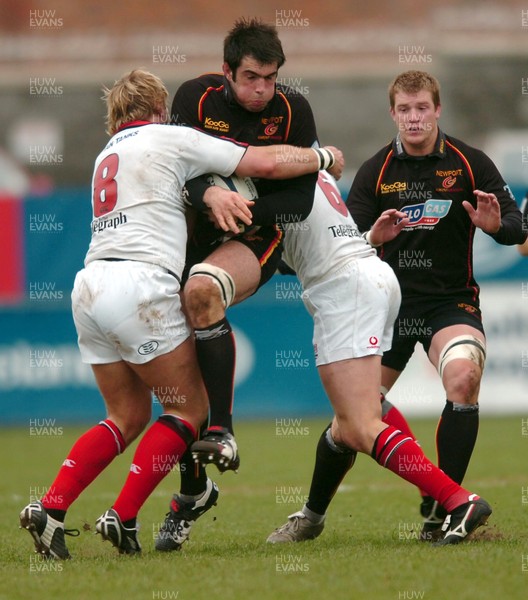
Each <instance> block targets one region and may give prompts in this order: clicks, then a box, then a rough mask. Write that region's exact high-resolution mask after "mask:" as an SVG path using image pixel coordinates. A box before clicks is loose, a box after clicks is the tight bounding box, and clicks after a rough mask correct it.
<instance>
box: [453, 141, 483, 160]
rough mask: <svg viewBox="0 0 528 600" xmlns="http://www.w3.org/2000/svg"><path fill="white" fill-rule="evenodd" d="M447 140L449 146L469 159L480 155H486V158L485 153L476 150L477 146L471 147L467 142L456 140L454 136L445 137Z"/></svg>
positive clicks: (478, 149)
mask: <svg viewBox="0 0 528 600" xmlns="http://www.w3.org/2000/svg"><path fill="white" fill-rule="evenodd" d="M445 140H446V142H447V144H448V145H450V146H451V147H454V148H456V149H457V150H458V151H459V152H462V153H463V154H464V155H466V156H467V157H468V158H470V157H472V156H476V155H478V156H483V155H484V156H485V153H484V151H483V150H480V148H475V146H470V145H469V144H467V143H466V142H464V141H462V140H460V139H458V138H455V137H453V136H452V135H445Z"/></svg>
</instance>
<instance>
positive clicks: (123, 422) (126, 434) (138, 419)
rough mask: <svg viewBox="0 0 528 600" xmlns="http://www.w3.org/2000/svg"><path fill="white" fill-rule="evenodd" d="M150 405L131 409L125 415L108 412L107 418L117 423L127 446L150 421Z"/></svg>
mask: <svg viewBox="0 0 528 600" xmlns="http://www.w3.org/2000/svg"><path fill="white" fill-rule="evenodd" d="M151 416H152V411H151V408H150V406H149V407H148V409H146V408H145V409H144V410H133V411H132V410H131V411H130V412H129V413H127V414H125V415H116V414H111V413H110V414H109V415H108V418H109V419H110V420H111V421H112V422H113V423H115V424H116V425H117V427H118V428H119V431H120V432H121V435H122V436H123V439H124V440H125V443H126V445H127V446H129V445H130V444H131V443H132V442H133V441H134V440H135V439H136V438H137V437H138V436H139V435H140V434H141V433H142V432H143V431H144V430H145V428H146V427H147V425H148V424H149V423H150V419H151Z"/></svg>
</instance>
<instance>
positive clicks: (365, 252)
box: [282, 171, 376, 289]
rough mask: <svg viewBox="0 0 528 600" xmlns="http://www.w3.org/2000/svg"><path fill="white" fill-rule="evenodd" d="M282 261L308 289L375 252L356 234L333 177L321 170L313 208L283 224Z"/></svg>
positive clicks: (356, 231) (357, 232)
mask: <svg viewBox="0 0 528 600" xmlns="http://www.w3.org/2000/svg"><path fill="white" fill-rule="evenodd" d="M283 229H284V231H285V236H284V238H285V239H284V253H283V255H282V257H283V259H284V261H285V262H286V263H287V264H288V265H289V266H290V267H291V268H292V269H293V270H294V271H296V273H297V276H298V277H299V281H300V282H301V284H302V286H303V288H305V289H306V288H308V287H310V286H311V285H313V284H314V283H316V282H317V281H319V280H321V279H326V278H327V277H328V276H329V275H330V274H331V273H333V272H335V271H337V270H339V269H340V268H341V267H342V266H343V265H344V264H345V263H347V262H348V261H350V260H351V259H354V258H364V257H366V256H371V255H373V254H376V251H375V250H374V248H372V247H371V246H370V245H369V244H367V242H366V241H365V239H364V238H363V237H361V234H360V233H359V230H358V228H357V225H356V223H355V222H354V219H353V218H352V216H351V215H350V213H349V212H348V208H347V206H346V204H345V202H344V200H343V199H342V198H341V194H340V193H339V190H338V188H337V185H336V183H335V179H334V178H333V177H332V176H331V175H329V174H328V173H326V172H325V171H321V172H320V173H319V179H318V180H317V185H316V187H315V196H314V203H313V208H312V210H311V212H310V214H309V215H308V217H307V218H306V219H305V220H304V221H300V222H298V223H287V224H285V225H284V226H283Z"/></svg>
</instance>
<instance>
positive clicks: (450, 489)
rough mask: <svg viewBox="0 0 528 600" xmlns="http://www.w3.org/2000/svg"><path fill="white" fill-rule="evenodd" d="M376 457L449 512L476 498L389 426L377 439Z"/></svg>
mask: <svg viewBox="0 0 528 600" xmlns="http://www.w3.org/2000/svg"><path fill="white" fill-rule="evenodd" d="M372 457H373V458H374V459H375V460H376V461H377V462H378V463H379V464H380V465H381V466H383V467H386V468H387V469H389V470H391V471H392V472H393V473H395V474H396V475H399V476H400V477H401V478H402V479H405V480H406V481H409V482H410V483H412V484H414V485H416V486H417V487H419V488H420V489H421V490H424V491H425V492H426V493H427V495H428V496H431V497H433V498H434V499H435V500H437V501H438V502H439V503H440V504H441V505H442V506H443V507H444V508H445V509H446V510H447V511H448V512H452V511H453V510H454V509H455V508H456V507H457V506H460V505H461V504H464V503H466V502H468V500H469V496H470V495H472V494H471V492H468V491H467V490H465V489H464V488H462V487H460V486H459V485H458V483H455V482H454V481H453V480H452V479H450V478H449V477H448V476H447V475H446V474H445V473H444V472H443V471H441V470H440V469H439V468H438V467H436V466H435V465H433V463H432V462H431V461H430V460H429V459H428V458H427V457H426V456H425V454H424V453H423V451H422V449H421V448H420V446H418V444H417V443H416V442H415V441H414V440H413V438H412V437H411V436H409V435H406V434H403V433H402V432H401V431H400V430H399V429H396V428H395V427H392V425H389V426H388V427H387V428H386V429H384V430H383V431H382V432H381V433H380V434H379V435H378V437H377V438H376V441H375V442H374V447H373V449H372Z"/></svg>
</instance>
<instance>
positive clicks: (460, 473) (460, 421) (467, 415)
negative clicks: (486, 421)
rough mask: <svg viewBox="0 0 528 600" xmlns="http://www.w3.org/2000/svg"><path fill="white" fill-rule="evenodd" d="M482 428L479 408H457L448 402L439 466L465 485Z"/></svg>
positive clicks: (438, 437)
mask: <svg viewBox="0 0 528 600" xmlns="http://www.w3.org/2000/svg"><path fill="white" fill-rule="evenodd" d="M478 428H479V407H478V404H476V405H473V406H470V405H461V404H453V402H450V401H449V400H446V405H445V408H444V410H443V412H442V416H441V417H440V421H439V423H438V428H437V430H436V447H437V451H438V466H439V467H440V468H441V469H442V471H444V473H445V474H446V475H449V477H451V479H453V481H456V482H457V483H458V484H461V483H462V481H463V479H464V475H465V474H466V471H467V468H468V465H469V461H470V459H471V455H472V453H473V448H474V447H475V443H476V441H477V434H478Z"/></svg>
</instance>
